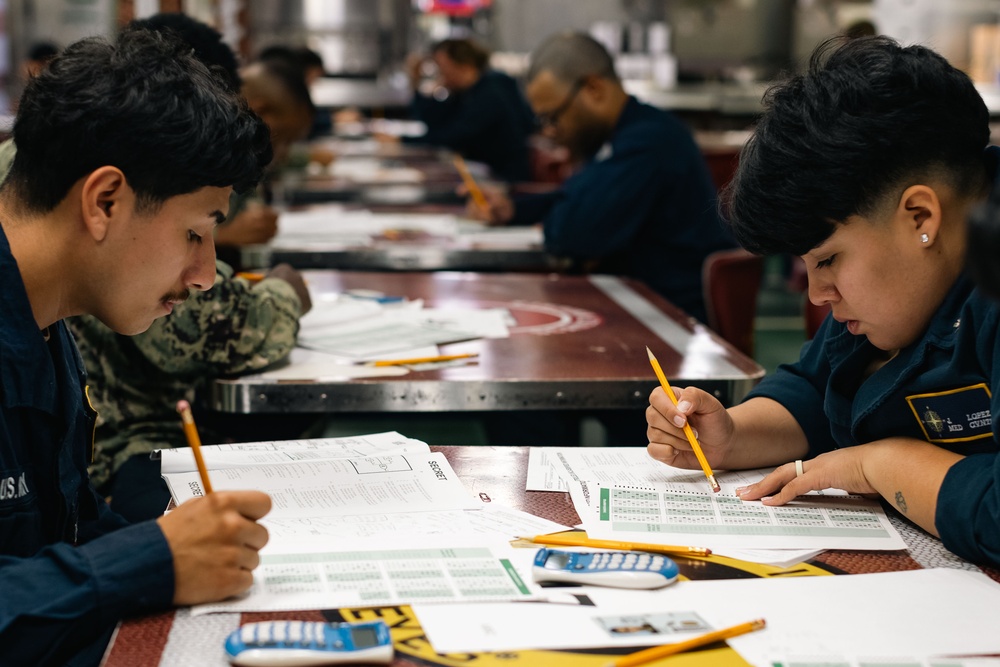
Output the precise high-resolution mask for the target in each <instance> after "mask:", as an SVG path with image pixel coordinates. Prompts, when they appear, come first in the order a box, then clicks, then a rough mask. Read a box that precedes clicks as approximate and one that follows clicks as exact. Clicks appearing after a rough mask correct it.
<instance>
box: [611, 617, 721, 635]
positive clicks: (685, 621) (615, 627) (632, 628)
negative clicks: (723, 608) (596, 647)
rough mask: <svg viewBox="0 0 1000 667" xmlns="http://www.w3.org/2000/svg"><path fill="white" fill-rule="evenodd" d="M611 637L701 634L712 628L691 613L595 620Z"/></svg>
mask: <svg viewBox="0 0 1000 667" xmlns="http://www.w3.org/2000/svg"><path fill="white" fill-rule="evenodd" d="M595 620H596V621H597V623H598V625H600V626H601V627H602V628H604V630H605V632H607V633H608V635H610V636H611V637H621V636H624V635H629V636H633V637H634V636H640V635H677V634H683V633H689V632H691V633H699V634H700V633H703V632H707V631H710V630H712V626H710V625H709V624H708V623H706V622H705V619H703V618H702V617H701V616H699V615H698V614H697V613H695V612H693V611H688V612H674V613H668V614H634V615H629V616H602V617H598V618H596V619H595Z"/></svg>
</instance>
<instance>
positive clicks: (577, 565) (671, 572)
mask: <svg viewBox="0 0 1000 667" xmlns="http://www.w3.org/2000/svg"><path fill="white" fill-rule="evenodd" d="M531 574H532V578H533V579H534V580H535V582H536V583H549V582H562V583H572V584H580V585H583V586H608V587H611V588H663V587H664V586H666V585H667V584H672V583H673V582H674V581H676V580H677V576H678V575H679V574H680V570H679V569H678V568H677V563H675V562H674V561H672V560H670V559H669V558H667V557H666V556H659V555H656V554H649V553H644V552H641V551H613V552H605V551H587V552H582V551H561V550H558V549H545V548H543V549H539V550H538V553H537V554H535V562H534V563H533V565H532V568H531Z"/></svg>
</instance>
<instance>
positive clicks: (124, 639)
mask: <svg viewBox="0 0 1000 667" xmlns="http://www.w3.org/2000/svg"><path fill="white" fill-rule="evenodd" d="M432 449H433V450H435V451H440V452H444V454H445V456H447V458H448V460H449V462H450V463H451V465H452V467H453V468H454V470H455V472H456V474H458V476H459V477H461V478H462V481H463V482H464V483H465V486H466V488H468V490H469V491H470V492H473V493H475V494H480V496H485V497H486V498H489V499H490V500H491V501H492V502H496V503H500V504H502V505H506V506H508V507H513V508H516V509H520V510H524V511H527V512H531V513H533V514H536V515H538V516H541V517H544V518H546V519H550V520H552V521H557V522H559V523H562V524H564V525H574V524H576V523H578V522H579V517H578V516H577V514H576V511H575V510H574V509H573V505H572V502H571V501H570V499H569V494H566V493H553V492H535V491H525V490H524V489H525V481H526V479H527V469H528V448H526V447H432ZM894 523H896V525H897V527H901V520H899V519H894ZM902 532H903V536H904V539H906V541H907V544H908V546H909V547H910V550H909V551H901V552H849V551H828V552H825V553H823V554H821V555H819V556H817V557H816V558H815V559H813V560H812V561H809V562H808V563H803V564H800V565H794V566H792V567H791V568H788V569H786V570H781V569H779V568H775V567H769V566H764V565H756V566H751V565H738V564H737V563H739V562H738V561H729V562H726V561H725V560H724V559H720V562H719V563H714V564H713V563H709V562H705V561H689V560H685V559H682V558H677V559H676V560H677V562H678V564H679V565H680V567H681V572H682V575H683V576H686V577H688V578H690V579H736V578H748V577H768V576H801V575H818V576H822V575H829V574H863V573H867V572H899V571H904V570H917V569H921V568H923V567H963V568H968V567H972V566H970V565H969V564H968V563H964V562H963V561H961V560H960V559H958V558H957V557H955V556H953V555H951V554H948V553H947V552H946V551H945V550H944V549H943V547H941V543H940V542H939V541H937V540H935V539H933V538H930V537H927V536H926V535H925V534H922V533H920V532H919V531H916V530H915V529H912V527H911V528H910V529H909V530H902ZM985 571H986V573H987V574H988V575H990V576H991V577H992V578H993V579H995V580H997V581H1000V570H996V569H987V570H985ZM375 618H382V619H384V620H385V621H386V622H387V623H389V625H390V628H391V629H392V635H393V640H394V642H395V649H396V659H395V661H394V662H393V664H394V665H397V666H398V667H426V666H428V665H440V666H441V667H460V666H468V665H486V666H490V667H492V666H495V665H526V666H529V665H530V666H539V667H541V666H544V667H548V666H554V667H562V666H564V665H565V666H567V667H569V666H572V667H599V666H601V665H604V664H606V663H607V662H608V660H609V659H611V658H612V657H614V656H615V655H620V654H623V653H631V652H633V651H635V650H636V649H608V650H606V651H602V650H587V651H512V652H504V653H484V654H472V655H469V654H462V655H438V654H437V653H436V652H435V651H434V649H433V647H432V646H431V645H430V643H429V642H428V640H427V638H426V637H425V636H424V634H423V632H422V631H421V629H420V624H419V622H418V620H417V619H416V617H415V616H414V615H413V613H412V612H411V610H410V608H409V607H407V606H402V607H390V608H379V609H337V610H326V611H304V612H280V613H247V614H212V615H209V616H201V617H197V618H191V617H190V616H188V615H187V613H186V612H184V611H181V612H176V613H175V612H173V611H170V612H164V613H161V614H155V615H151V616H146V617H142V618H136V619H131V620H128V621H125V622H124V623H122V624H121V625H120V627H119V629H118V632H117V633H116V635H115V637H114V639H113V640H112V644H111V646H110V647H109V650H108V653H107V655H106V657H105V661H104V663H103V665H104V667H136V666H139V665H141V666H143V667H178V666H180V665H198V667H225V665H226V664H227V663H226V662H225V659H224V657H223V653H222V642H223V640H224V638H225V636H226V635H227V634H228V633H229V632H231V631H232V630H234V629H236V628H237V627H239V626H240V625H242V624H244V623H251V622H255V621H263V620H275V619H300V620H316V621H319V620H372V619H375ZM670 664H671V665H674V666H676V667H695V666H701V667H709V666H710V667H728V666H730V665H732V666H737V665H740V666H745V665H746V664H747V663H746V662H745V661H744V660H742V658H740V657H739V655H738V654H737V653H736V652H735V651H733V650H731V649H729V648H728V647H721V648H720V647H715V648H708V649H703V650H699V651H693V652H691V653H687V654H684V655H681V656H677V657H676V658H673V659H672V660H671V663H670Z"/></svg>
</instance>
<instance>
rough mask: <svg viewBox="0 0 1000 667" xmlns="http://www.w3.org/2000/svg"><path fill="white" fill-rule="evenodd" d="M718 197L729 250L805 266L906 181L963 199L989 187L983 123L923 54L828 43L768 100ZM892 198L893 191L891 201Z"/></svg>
mask: <svg viewBox="0 0 1000 667" xmlns="http://www.w3.org/2000/svg"><path fill="white" fill-rule="evenodd" d="M764 107H765V110H764V114H763V116H762V117H761V118H760V120H759V122H758V123H757V127H756V128H755V130H754V133H753V136H752V137H751V139H750V140H749V141H748V142H747V144H746V145H745V146H744V148H743V151H742V153H741V155H740V162H739V167H738V169H737V171H736V175H735V177H734V178H733V180H732V181H731V183H730V184H729V186H728V187H727V189H726V191H725V192H724V195H723V202H724V210H726V215H727V217H728V219H729V222H730V225H731V226H732V229H733V233H734V235H735V237H736V239H737V241H739V243H740V244H741V245H742V246H743V247H744V248H747V249H748V250H750V251H752V252H755V253H758V254H772V253H791V254H794V255H803V254H805V253H807V252H809V251H810V250H812V249H813V248H815V247H816V246H818V245H820V244H821V243H823V242H824V241H825V240H826V239H827V238H829V236H830V235H831V234H832V233H833V232H834V230H835V228H836V225H838V224H842V223H843V222H845V221H846V220H847V218H849V217H850V216H852V215H862V216H870V215H872V214H873V213H875V212H876V211H877V209H878V207H879V206H880V205H881V204H883V202H884V201H885V197H886V196H888V195H890V194H892V193H894V192H895V191H896V190H899V189H900V188H902V187H906V186H907V185H910V184H912V182H913V179H917V178H926V177H929V176H935V175H937V176H939V177H943V178H945V179H947V180H948V181H949V182H950V183H951V184H952V185H953V186H954V187H955V188H956V189H957V190H958V191H959V192H960V193H961V194H963V195H974V194H976V193H978V192H981V191H983V190H984V189H985V188H986V186H987V183H988V179H987V169H986V161H985V157H984V149H985V147H986V145H987V143H988V142H989V135H990V130H989V112H988V111H987V109H986V105H985V104H984V103H983V100H982V98H981V97H980V96H979V93H978V92H976V88H975V86H973V84H972V82H971V81H970V80H969V77H968V76H966V75H965V74H963V73H962V72H960V71H959V70H957V69H955V68H954V67H952V66H951V65H950V64H948V62H947V61H946V60H945V59H944V58H943V57H941V56H940V55H938V54H937V53H935V52H933V51H931V50H930V49H927V48H925V47H922V46H907V47H903V46H900V45H899V44H898V43H896V42H895V41H893V40H892V39H889V38H887V37H879V36H876V37H862V38H858V39H854V40H849V41H844V40H843V38H840V39H837V38H835V39H833V40H830V41H828V42H826V43H825V44H823V45H821V46H820V48H819V49H817V51H816V52H815V53H814V54H813V57H812V59H811V62H810V67H809V71H808V73H806V74H804V75H801V76H797V77H794V78H792V79H790V80H789V81H788V82H786V83H783V84H779V85H777V86H775V87H773V88H771V89H770V90H769V91H768V92H767V93H766V94H765V96H764ZM900 191H901V190H900Z"/></svg>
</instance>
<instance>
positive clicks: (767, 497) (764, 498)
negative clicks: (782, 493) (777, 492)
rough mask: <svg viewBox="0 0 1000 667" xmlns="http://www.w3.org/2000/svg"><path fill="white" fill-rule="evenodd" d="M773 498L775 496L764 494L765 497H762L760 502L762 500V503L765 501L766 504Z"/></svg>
mask: <svg viewBox="0 0 1000 667" xmlns="http://www.w3.org/2000/svg"><path fill="white" fill-rule="evenodd" d="M772 500H774V496H764V497H763V498H761V499H760V502H762V503H764V504H765V505H766V504H768V503H769V502H771V501H772Z"/></svg>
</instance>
